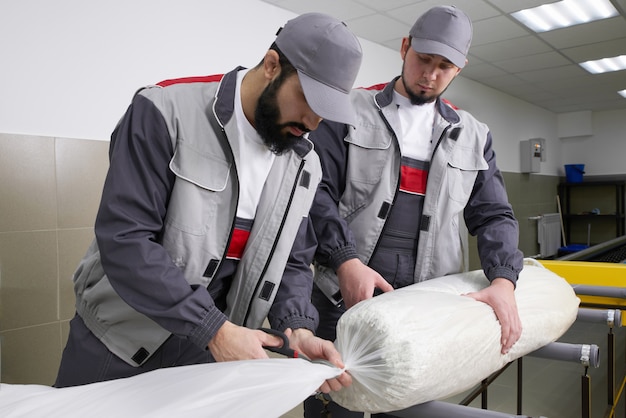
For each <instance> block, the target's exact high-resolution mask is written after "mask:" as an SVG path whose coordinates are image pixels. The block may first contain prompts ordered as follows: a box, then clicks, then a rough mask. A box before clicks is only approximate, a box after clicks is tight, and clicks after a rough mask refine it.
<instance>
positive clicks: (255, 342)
mask: <svg viewBox="0 0 626 418" xmlns="http://www.w3.org/2000/svg"><path fill="white" fill-rule="evenodd" d="M282 344H283V341H282V339H280V338H279V337H277V336H275V335H271V334H268V333H266V332H264V331H261V330H253V329H249V328H245V327H240V326H238V325H235V324H233V323H232V322H229V321H226V322H225V323H224V325H222V326H221V328H220V329H219V330H218V331H217V334H215V336H214V337H213V339H212V340H211V341H209V345H208V348H209V351H211V354H212V355H213V358H215V361H233V360H249V359H257V358H268V357H269V356H268V355H267V352H266V351H265V349H264V348H263V346H264V345H265V346H268V347H280V346H281V345H282Z"/></svg>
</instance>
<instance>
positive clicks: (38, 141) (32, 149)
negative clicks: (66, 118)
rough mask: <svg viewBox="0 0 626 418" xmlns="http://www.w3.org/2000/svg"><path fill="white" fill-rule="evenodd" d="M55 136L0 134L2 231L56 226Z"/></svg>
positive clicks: (0, 221)
mask: <svg viewBox="0 0 626 418" xmlns="http://www.w3.org/2000/svg"><path fill="white" fill-rule="evenodd" d="M55 184H56V183H55V172H54V141H53V140H52V138H46V137H39V136H27V135H13V134H0V196H1V198H0V213H1V214H2V216H0V232H6V231H28V230H34V229H38V230H41V229H54V228H56V222H57V205H56V202H57V200H56V186H55Z"/></svg>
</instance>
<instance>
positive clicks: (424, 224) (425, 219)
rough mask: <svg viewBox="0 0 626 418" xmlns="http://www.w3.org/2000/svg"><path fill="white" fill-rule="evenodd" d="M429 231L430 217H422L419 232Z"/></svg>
mask: <svg viewBox="0 0 626 418" xmlns="http://www.w3.org/2000/svg"><path fill="white" fill-rule="evenodd" d="M429 229H430V216H428V215H422V221H421V222H420V231H426V232H428V230H429Z"/></svg>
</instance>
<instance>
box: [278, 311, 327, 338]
mask: <svg viewBox="0 0 626 418" xmlns="http://www.w3.org/2000/svg"><path fill="white" fill-rule="evenodd" d="M317 324H318V321H317V320H316V319H315V318H311V317H308V316H300V315H293V316H289V317H287V318H284V319H283V320H282V321H280V322H279V323H277V324H275V325H274V324H273V325H274V326H273V328H275V329H277V330H279V331H281V332H284V331H285V330H286V329H287V328H291V329H298V328H306V329H308V330H310V331H311V332H312V333H313V334H315V330H316V329H317Z"/></svg>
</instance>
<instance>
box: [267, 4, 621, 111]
mask: <svg viewBox="0 0 626 418" xmlns="http://www.w3.org/2000/svg"><path fill="white" fill-rule="evenodd" d="M263 1H265V2H267V3H272V4H274V5H276V6H278V7H281V8H283V9H286V10H289V11H292V12H295V13H298V14H300V13H305V12H312V11H316V12H324V13H328V14H330V15H333V16H335V17H337V18H339V19H341V20H343V21H345V22H346V23H347V25H348V27H350V29H352V31H353V32H354V33H355V34H356V35H357V36H359V37H361V38H363V39H367V40H370V41H372V42H376V43H379V44H381V45H384V46H387V47H389V48H392V49H394V50H398V49H399V47H400V40H401V39H402V37H403V36H406V35H407V34H408V32H409V29H410V27H411V25H412V24H413V22H414V21H415V19H416V18H417V16H419V15H420V14H422V13H423V12H424V11H426V10H427V9H429V8H430V7H432V6H436V5H439V4H446V3H445V1H444V2H443V3H442V1H434V0H263ZM449 1H450V3H449V4H454V5H456V6H457V7H459V8H460V9H462V10H464V11H465V12H466V13H467V14H468V15H469V16H470V18H471V19H472V21H473V24H474V38H473V41H472V46H471V48H470V51H469V64H468V65H467V66H466V67H465V68H464V69H463V72H462V75H463V76H464V77H466V78H469V79H471V80H475V81H477V82H479V83H482V84H485V85H487V86H490V87H493V88H495V89H497V90H500V91H502V92H505V93H508V94H510V95H512V96H515V97H518V98H520V99H522V100H525V101H527V102H530V103H533V104H535V105H537V106H540V107H542V108H544V109H547V110H550V111H553V112H556V113H565V112H574V111H581V110H608V109H626V99H625V98H623V97H621V96H620V95H618V94H617V91H619V90H623V89H626V71H616V72H611V73H605V74H596V75H593V74H589V73H587V71H585V70H584V69H582V68H581V67H580V66H579V65H578V63H579V62H584V61H588V60H593V59H599V58H606V57H613V56H618V55H624V54H626V0H611V2H612V3H613V5H614V6H615V8H616V9H617V10H619V12H620V16H617V17H614V18H611V19H605V20H601V21H597V22H592V23H587V24H582V25H578V26H573V27H570V28H564V29H558V30H554V31H551V32H544V33H541V34H536V33H534V32H532V31H531V30H529V29H527V28H526V27H525V26H524V25H522V24H521V23H518V22H517V20H515V19H514V18H513V17H511V16H510V13H512V12H515V11H518V10H520V9H525V8H529V7H534V6H538V5H541V4H544V3H553V1H550V0H449ZM589 1H595V0H589ZM399 70H400V69H398V71H399Z"/></svg>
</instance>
